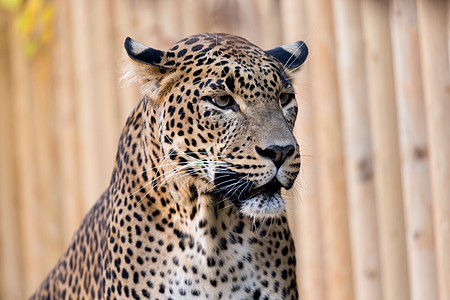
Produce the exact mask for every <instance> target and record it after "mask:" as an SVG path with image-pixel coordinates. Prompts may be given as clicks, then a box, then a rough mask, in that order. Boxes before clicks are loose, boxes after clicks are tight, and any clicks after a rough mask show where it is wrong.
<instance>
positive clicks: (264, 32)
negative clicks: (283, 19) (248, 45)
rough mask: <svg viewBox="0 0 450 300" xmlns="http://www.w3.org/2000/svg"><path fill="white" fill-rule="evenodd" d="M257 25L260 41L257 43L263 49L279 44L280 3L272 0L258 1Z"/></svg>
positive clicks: (280, 38) (280, 35)
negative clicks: (258, 20) (258, 19)
mask: <svg viewBox="0 0 450 300" xmlns="http://www.w3.org/2000/svg"><path fill="white" fill-rule="evenodd" d="M258 11H259V18H260V22H259V26H260V31H261V41H260V42H259V43H258V45H259V46H260V47H262V48H263V49H270V48H273V47H276V46H278V45H281V40H282V34H281V23H280V5H279V2H278V1H274V0H260V1H259V2H258Z"/></svg>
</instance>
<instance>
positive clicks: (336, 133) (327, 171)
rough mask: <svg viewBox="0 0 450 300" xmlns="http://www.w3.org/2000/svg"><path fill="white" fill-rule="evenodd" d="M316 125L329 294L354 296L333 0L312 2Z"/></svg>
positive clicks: (336, 297)
mask: <svg viewBox="0 0 450 300" xmlns="http://www.w3.org/2000/svg"><path fill="white" fill-rule="evenodd" d="M308 4H309V5H308V9H307V13H308V15H309V16H310V24H309V28H312V29H313V35H312V37H311V39H310V42H309V45H310V49H312V55H313V56H314V58H313V59H312V60H311V63H310V64H311V66H310V67H311V72H312V75H311V77H312V85H313V86H314V90H313V97H314V100H313V103H314V105H313V111H314V127H315V128H316V130H315V137H316V154H315V157H316V159H317V173H318V174H317V179H318V180H317V185H318V186H320V189H318V194H319V197H320V210H321V221H322V224H321V226H322V232H323V251H324V274H325V286H326V287H327V289H326V292H325V293H326V298H327V299H333V300H341V299H342V300H351V299H353V279H352V267H351V265H352V263H351V254H350V241H349V231H348V230H349V229H348V215H347V201H346V188H345V180H344V178H345V174H344V172H343V170H344V165H345V164H344V153H343V150H342V147H343V146H342V135H341V131H340V129H341V115H340V108H339V106H340V102H339V96H338V95H339V90H338V83H337V77H336V75H337V70H336V58H335V46H334V32H333V14H332V10H331V3H330V1H329V0H317V1H311V2H309V3H308Z"/></svg>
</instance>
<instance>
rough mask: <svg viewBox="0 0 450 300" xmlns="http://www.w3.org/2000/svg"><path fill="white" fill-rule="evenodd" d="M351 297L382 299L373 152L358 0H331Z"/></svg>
mask: <svg viewBox="0 0 450 300" xmlns="http://www.w3.org/2000/svg"><path fill="white" fill-rule="evenodd" d="M333 7H334V10H333V12H334V20H335V22H334V24H335V29H336V39H337V41H338V42H337V47H336V50H337V62H338V69H337V70H338V77H339V91H340V99H341V110H342V120H343V136H344V142H345V145H344V151H345V156H346V160H345V168H346V173H347V191H348V203H349V204H348V207H349V218H350V219H349V222H350V238H351V249H352V257H353V278H354V281H355V282H354V285H355V298H356V299H373V300H377V299H381V285H380V269H379V259H378V239H377V222H376V214H375V193H374V192H375V191H374V183H373V155H372V143H371V134H370V126H369V125H370V123H369V109H368V103H367V89H366V80H365V76H366V73H365V68H364V43H363V34H362V28H361V27H362V23H361V14H360V12H361V7H360V2H359V0H348V1H334V2H333Z"/></svg>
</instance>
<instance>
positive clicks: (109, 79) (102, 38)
mask: <svg viewBox="0 0 450 300" xmlns="http://www.w3.org/2000/svg"><path fill="white" fill-rule="evenodd" d="M87 9H89V10H92V13H91V14H89V15H88V17H90V18H92V21H91V24H94V25H93V26H92V27H91V30H90V32H89V33H88V37H89V38H90V42H89V45H88V46H89V51H90V52H91V57H92V58H93V59H92V60H91V61H90V62H91V63H92V66H91V67H92V69H91V70H92V73H91V74H90V76H91V78H90V80H91V81H94V82H95V87H94V88H93V95H92V96H93V99H92V100H94V101H92V102H91V109H92V106H93V105H94V107H95V106H96V109H95V110H96V111H97V114H96V116H95V118H96V122H97V124H96V125H97V126H98V127H97V128H98V129H97V130H98V133H97V140H98V147H99V148H98V150H99V151H100V152H99V153H100V154H101V155H99V173H98V176H99V180H98V181H97V182H98V184H99V186H98V188H97V191H98V193H97V195H95V197H94V198H93V199H90V200H91V201H95V200H96V199H97V198H98V197H99V196H100V193H101V192H103V190H104V189H105V188H106V187H107V186H108V183H109V181H110V177H111V172H112V169H113V167H114V160H115V157H116V150H117V142H118V139H119V136H120V131H121V128H122V124H119V122H118V121H119V112H118V108H119V107H118V101H117V96H116V87H117V82H116V80H115V76H114V75H115V72H116V68H115V64H114V53H113V49H114V48H115V47H117V46H119V45H116V44H115V43H114V39H113V30H112V18H111V15H112V3H111V1H108V0H96V1H90V2H89V6H88V7H87ZM120 46H121V44H120ZM97 153H98V152H97Z"/></svg>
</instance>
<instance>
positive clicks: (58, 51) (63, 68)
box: [53, 1, 83, 246]
mask: <svg viewBox="0 0 450 300" xmlns="http://www.w3.org/2000/svg"><path fill="white" fill-rule="evenodd" d="M55 5H56V11H57V12H58V13H57V14H56V19H55V37H54V42H53V45H54V51H53V93H54V99H55V131H56V136H57V138H56V149H57V155H56V157H57V161H58V176H57V178H56V182H57V184H56V187H57V188H58V191H57V192H58V199H59V201H60V202H61V216H62V220H63V222H62V224H61V227H62V232H63V234H62V243H63V244H64V245H65V246H67V245H68V244H69V242H70V240H71V239H72V235H73V233H74V232H75V230H76V229H77V228H78V226H79V224H80V222H81V219H82V217H83V213H82V209H81V205H82V204H81V194H80V177H79V176H80V173H79V172H80V170H79V163H80V161H79V157H78V151H77V149H78V148H79V144H78V140H77V128H76V111H75V105H76V104H75V98H74V96H73V93H74V87H73V71H74V66H73V65H72V57H73V53H72V51H73V50H72V49H74V47H72V45H71V40H70V39H71V31H70V29H69V27H68V26H67V24H68V23H69V24H70V22H69V11H68V8H69V7H68V3H67V2H66V1H59V2H56V3H55Z"/></svg>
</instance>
